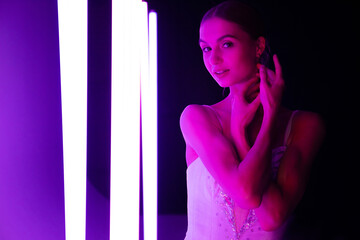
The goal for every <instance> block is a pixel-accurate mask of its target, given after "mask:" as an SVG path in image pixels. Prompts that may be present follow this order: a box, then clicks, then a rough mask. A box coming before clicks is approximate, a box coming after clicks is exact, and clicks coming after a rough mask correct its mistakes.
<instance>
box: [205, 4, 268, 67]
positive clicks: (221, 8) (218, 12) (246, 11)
mask: <svg viewBox="0 0 360 240" xmlns="http://www.w3.org/2000/svg"><path fill="white" fill-rule="evenodd" d="M213 17H218V18H221V19H224V20H227V21H230V22H234V23H236V24H238V25H239V26H240V28H241V29H242V30H244V31H245V32H247V33H248V34H249V35H250V37H251V38H252V39H253V40H256V39H258V38H259V37H260V36H263V37H265V25H264V22H263V20H262V18H261V16H260V13H259V12H258V11H257V10H256V9H255V8H253V7H250V6H249V5H247V4H245V3H242V2H240V1H235V0H229V1H225V2H222V3H220V4H218V5H216V6H214V7H212V8H211V9H210V10H208V11H207V12H206V13H205V15H204V16H203V18H202V20H201V24H202V23H203V22H205V21H206V20H208V19H210V18H213ZM269 59H270V47H269V44H268V40H267V39H266V41H265V50H264V51H263V53H262V54H261V56H260V59H259V62H260V63H261V64H264V65H266V66H268V65H269Z"/></svg>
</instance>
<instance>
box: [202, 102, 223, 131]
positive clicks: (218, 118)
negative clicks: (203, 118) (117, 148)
mask: <svg viewBox="0 0 360 240" xmlns="http://www.w3.org/2000/svg"><path fill="white" fill-rule="evenodd" d="M203 106H205V107H207V108H210V109H211V110H212V111H213V112H214V113H215V116H216V118H217V120H218V121H219V123H220V126H221V129H224V125H223V123H222V121H221V118H220V115H219V114H218V112H217V111H216V110H215V109H214V108H213V107H212V106H209V105H203Z"/></svg>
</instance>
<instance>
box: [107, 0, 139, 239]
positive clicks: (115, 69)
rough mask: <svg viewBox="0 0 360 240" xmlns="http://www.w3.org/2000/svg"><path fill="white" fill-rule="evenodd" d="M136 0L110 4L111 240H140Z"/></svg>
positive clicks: (137, 17)
mask: <svg viewBox="0 0 360 240" xmlns="http://www.w3.org/2000/svg"><path fill="white" fill-rule="evenodd" d="M141 4H142V2H141V1H139V0H113V1H112V70H111V71H112V72H111V78H112V85H111V177H110V179H111V187H110V190H111V195H110V239H111V240H119V239H129V240H131V239H134V240H135V239H136V240H138V239H139V212H140V211H139V204H140V202H139V193H140V145H139V144H140V50H139V45H140V42H139V41H140V35H139V27H140V25H139V24H140V23H139V21H138V19H139V17H140V11H139V8H140V6H141Z"/></svg>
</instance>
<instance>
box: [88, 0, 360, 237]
mask: <svg viewBox="0 0 360 240" xmlns="http://www.w3.org/2000/svg"><path fill="white" fill-rule="evenodd" d="M109 2H110V1H99V0H90V1H89V4H90V5H89V14H90V15H89V54H90V55H89V71H90V74H89V81H90V82H89V97H90V99H89V143H88V144H89V148H88V151H89V154H88V156H89V163H88V173H89V174H88V176H89V178H90V179H92V182H93V184H94V185H96V186H97V188H98V189H99V190H100V191H102V192H103V193H104V195H106V196H107V195H108V194H109V185H108V176H109V168H108V166H109V152H108V150H109V131H110V129H109V121H110V120H109V119H110V115H109V114H110V107H109V105H108V103H109V93H110V75H109V73H110V55H109V54H110V38H109V37H110V14H109V13H110V12H109V11H110V9H111V6H110V3H109ZM219 2H221V1H214V0H212V1H211V0H197V1H193V0H149V1H148V3H149V7H150V9H154V10H155V11H156V12H157V13H158V49H159V56H158V59H159V60H158V61H159V63H158V67H159V69H158V74H159V91H158V92H159V116H158V117H159V193H158V194H159V214H186V163H185V144H184V141H183V139H182V135H181V132H180V128H179V117H180V114H181V112H182V110H183V109H184V108H185V107H186V106H187V105H188V104H192V103H197V104H213V103H215V102H217V101H219V100H220V99H222V98H223V89H221V88H220V87H218V86H217V85H216V83H215V81H213V80H212V79H211V76H210V75H209V74H208V73H207V71H206V69H205V67H204V66H203V62H202V55H201V51H200V48H199V47H198V37H199V36H198V29H199V23H200V20H201V17H202V15H203V14H204V13H205V12H206V10H208V9H209V8H210V7H212V6H214V4H216V3H219ZM245 2H249V3H251V4H252V5H253V6H255V7H256V8H257V9H258V10H259V11H260V12H261V13H262V15H263V18H264V20H265V23H266V26H267V30H268V31H267V32H268V34H267V39H268V40H269V41H270V46H271V49H272V52H273V53H277V54H278V56H279V59H280V62H281V64H282V67H283V72H284V77H285V81H286V90H285V94H284V99H283V104H284V105H285V106H287V107H289V108H290V109H301V110H308V111H314V112H318V113H320V114H321V115H322V117H323V119H324V121H325V123H326V127H327V135H326V138H325V141H324V144H323V147H322V149H321V150H320V152H319V155H318V157H317V159H316V161H315V164H314V166H313V171H312V175H311V179H310V182H309V186H308V189H307V191H306V193H305V196H304V198H303V200H302V202H301V203H300V205H299V207H298V209H297V210H296V213H297V215H298V222H299V224H300V225H304V226H307V227H308V228H309V229H311V231H316V232H317V235H318V236H320V237H321V238H324V239H332V238H334V239H335V238H336V236H347V235H349V234H350V233H349V232H350V231H351V229H352V228H351V226H352V224H351V223H352V222H354V217H353V216H354V215H355V213H354V212H355V206H356V201H355V193H356V191H354V190H355V188H356V187H355V186H356V185H357V183H358V182H359V181H358V180H357V179H356V178H355V177H354V176H355V175H354V171H353V170H354V169H355V168H356V166H357V162H356V161H355V159H358V157H357V154H355V148H354V147H355V144H354V143H355V141H356V139H357V137H356V135H355V136H354V132H355V124H356V120H355V117H356V115H357V111H356V109H357V104H356V103H357V102H358V101H356V97H355V96H356V94H355V89H356V88H357V80H359V79H358V77H357V75H356V70H357V69H358V35H357V34H358V27H359V26H358V25H356V23H355V22H356V21H355V15H356V13H357V12H358V10H359V9H358V8H357V7H356V6H355V2H351V1H309V0H305V1H285V0H271V1H265V0H263V1H260V0H258V1H245Z"/></svg>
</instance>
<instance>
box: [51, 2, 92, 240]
mask: <svg viewBox="0 0 360 240" xmlns="http://www.w3.org/2000/svg"><path fill="white" fill-rule="evenodd" d="M58 21H59V47H60V75H61V106H62V129H63V154H64V155H63V158H64V160H63V161H64V188H65V189H64V191H65V228H66V239H67V240H85V213H86V130H87V122H86V121H87V0H77V1H72V0H58Z"/></svg>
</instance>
